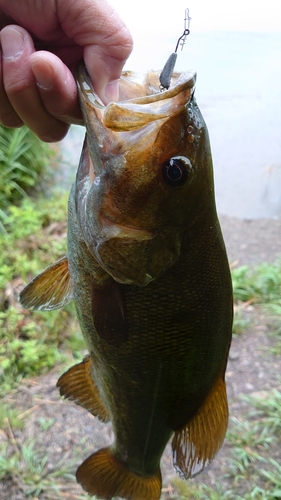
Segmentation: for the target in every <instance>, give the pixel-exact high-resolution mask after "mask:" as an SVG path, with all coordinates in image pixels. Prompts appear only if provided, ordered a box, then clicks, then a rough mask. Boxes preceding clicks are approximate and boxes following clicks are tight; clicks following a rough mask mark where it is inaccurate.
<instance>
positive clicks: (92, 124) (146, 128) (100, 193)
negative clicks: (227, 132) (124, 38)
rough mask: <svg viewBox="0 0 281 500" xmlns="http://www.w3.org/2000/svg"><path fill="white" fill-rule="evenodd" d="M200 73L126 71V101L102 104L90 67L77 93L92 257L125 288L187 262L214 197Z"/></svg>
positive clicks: (82, 195) (79, 184)
mask: <svg viewBox="0 0 281 500" xmlns="http://www.w3.org/2000/svg"><path fill="white" fill-rule="evenodd" d="M195 80H196V74H195V73H194V72H187V73H183V74H174V75H173V78H172V83H171V87H170V89H169V90H165V91H160V89H159V73H158V72H149V73H147V74H145V75H138V74H136V73H133V72H123V74H122V77H121V81H120V100H119V101H118V102H111V103H109V104H108V105H106V106H104V105H103V104H102V102H101V101H100V100H99V98H98V96H97V95H96V94H95V92H94V89H93V87H92V83H91V80H90V78H89V76H88V74H87V71H86V69H85V66H84V65H83V64H81V65H80V66H79V67H78V70H77V85H78V90H79V98H80V103H81V108H82V112H83V116H84V122H85V125H86V131H87V132H86V138H85V143H84V148H83V152H82V156H81V160H80V165H79V168H78V172H77V178H76V188H75V200H76V212H77V217H78V223H79V225H80V229H81V232H82V234H83V237H84V240H85V242H86V244H87V246H88V248H89V250H90V252H91V253H92V254H93V255H94V257H95V258H96V259H97V261H98V262H99V264H100V265H101V267H102V268H103V269H104V270H105V271H106V272H107V273H109V274H110V275H111V276H112V277H113V278H114V279H115V280H116V281H117V282H119V283H123V284H135V285H140V286H145V285H147V284H148V283H149V282H150V281H152V280H155V279H156V278H157V277H158V276H160V275H161V274H163V273H164V272H165V271H166V269H168V268H170V267H171V266H172V265H173V264H174V263H175V262H176V261H177V260H178V258H179V256H180V254H181V248H182V242H183V238H184V236H185V234H186V232H187V231H188V229H189V227H190V226H191V225H192V224H193V223H194V220H195V219H196V217H197V212H198V210H200V207H201V210H202V206H205V205H206V200H210V199H211V198H212V197H213V192H212V186H213V182H212V160H211V153H210V147H209V139H208V132H207V129H206V125H205V123H204V120H203V118H202V116H201V114H200V111H199V109H198V106H197V104H196V102H195V99H194V86H195Z"/></svg>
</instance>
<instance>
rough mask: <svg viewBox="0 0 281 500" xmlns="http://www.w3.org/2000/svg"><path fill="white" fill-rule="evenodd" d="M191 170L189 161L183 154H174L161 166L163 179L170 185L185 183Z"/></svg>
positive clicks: (175, 185)
mask: <svg viewBox="0 0 281 500" xmlns="http://www.w3.org/2000/svg"><path fill="white" fill-rule="evenodd" d="M191 171H192V166H191V163H190V161H189V160H188V158H185V157H184V156H174V157H172V158H170V159H169V160H167V161H166V162H165V163H164V165H163V167H162V172H163V177H164V181H165V182H166V183H167V184H169V186H172V187H177V186H182V185H183V184H185V183H186V181H187V180H188V179H189V176H190V174H191Z"/></svg>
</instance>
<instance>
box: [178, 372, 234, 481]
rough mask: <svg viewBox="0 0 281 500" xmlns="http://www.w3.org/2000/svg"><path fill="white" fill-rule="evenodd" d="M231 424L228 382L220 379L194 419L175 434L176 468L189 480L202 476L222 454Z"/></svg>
mask: <svg viewBox="0 0 281 500" xmlns="http://www.w3.org/2000/svg"><path fill="white" fill-rule="evenodd" d="M227 424H228V404H227V396H226V387H225V381H224V380H223V378H222V377H219V379H217V381H216V382H215V384H214V386H213V387H212V389H211V391H210V392H209V394H208V395H207V397H206V399H205V400H204V402H203V404H202V405H201V406H200V408H199V410H198V412H197V413H196V414H195V415H194V417H193V418H192V419H191V420H190V421H189V422H188V423H187V424H186V425H185V426H184V427H182V428H181V429H178V430H176V431H175V434H174V438H173V441H172V450H173V462H174V466H175V468H176V469H177V470H178V471H179V472H180V473H181V474H182V475H183V476H184V477H185V478H186V479H188V478H190V477H194V476H196V475H197V474H199V472H201V471H202V470H203V469H204V468H205V467H206V466H207V465H208V464H209V463H210V462H211V461H212V459H213V458H214V456H215V455H216V453H217V452H218V451H219V449H220V447H221V445H222V443H223V440H224V437H225V433H226V429H227Z"/></svg>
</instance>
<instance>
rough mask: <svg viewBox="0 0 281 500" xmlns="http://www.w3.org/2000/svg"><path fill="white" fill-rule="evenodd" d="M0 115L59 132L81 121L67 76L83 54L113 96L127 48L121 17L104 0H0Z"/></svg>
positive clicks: (10, 123)
mask: <svg viewBox="0 0 281 500" xmlns="http://www.w3.org/2000/svg"><path fill="white" fill-rule="evenodd" d="M0 29H1V32H0V42H1V55H2V58H1V59H2V60H1V64H0V73H1V79H0V122H1V123H2V124H3V125H5V126H7V127H20V126H22V125H23V124H26V125H27V126H28V127H29V128H30V129H31V130H33V132H35V133H36V134H37V135H38V136H39V137H40V139H42V140H43V141H46V142H52V141H57V140H60V139H62V138H63V137H64V136H65V134H66V133H67V131H68V128H69V125H70V124H71V123H82V115H81V111H80V107H79V103H78V97H77V89H76V84H75V80H74V77H73V72H74V69H75V67H76V65H77V63H78V61H79V60H80V59H84V61H85V64H86V66H87V69H88V72H89V74H90V77H91V79H92V82H93V86H94V88H95V91H96V93H97V94H98V95H99V97H100V98H101V100H102V101H103V102H104V103H105V104H107V103H108V102H109V101H111V100H118V88H119V84H118V80H119V78H120V75H121V71H122V67H123V65H124V63H125V61H126V59H127V58H128V56H129V55H130V52H131V50H132V38H131V35H130V33H129V31H128V29H127V28H126V26H125V24H124V23H123V22H122V21H121V19H120V18H119V17H118V14H117V13H116V12H115V11H114V10H113V8H112V7H111V6H110V5H109V4H107V2H106V1H105V0H102V1H101V0H44V1H39V2H38V0H24V1H22V0H0Z"/></svg>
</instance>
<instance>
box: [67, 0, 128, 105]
mask: <svg viewBox="0 0 281 500" xmlns="http://www.w3.org/2000/svg"><path fill="white" fill-rule="evenodd" d="M58 3H59V5H60V6H61V7H62V5H64V6H65V5H67V11H68V12H67V14H68V15H64V18H63V19H64V20H63V21H61V22H62V25H63V24H64V30H65V32H66V33H67V32H68V34H69V35H70V36H71V37H72V38H73V39H74V41H75V42H76V43H77V44H78V45H80V46H82V47H83V56H84V61H85V64H86V66H87V70H88V72H89V75H90V77H91V80H92V82H93V86H94V89H95V92H96V93H97V94H98V96H99V97H100V98H101V100H102V101H103V102H104V104H107V103H108V102H109V101H111V100H115V101H116V100H118V90H119V83H118V80H119V78H120V76H121V72H122V68H123V66H124V64H125V62H126V60H127V58H128V57H129V55H130V53H131V51H132V48H133V41H132V37H131V35H130V32H129V30H128V28H127V27H126V25H125V23H124V22H123V21H122V20H121V19H120V17H119V16H118V14H117V12H115V10H114V9H113V7H111V5H109V4H108V3H107V1H106V0H103V1H101V0H91V1H89V0H79V1H77V0H67V2H65V0H59V2H58Z"/></svg>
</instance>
